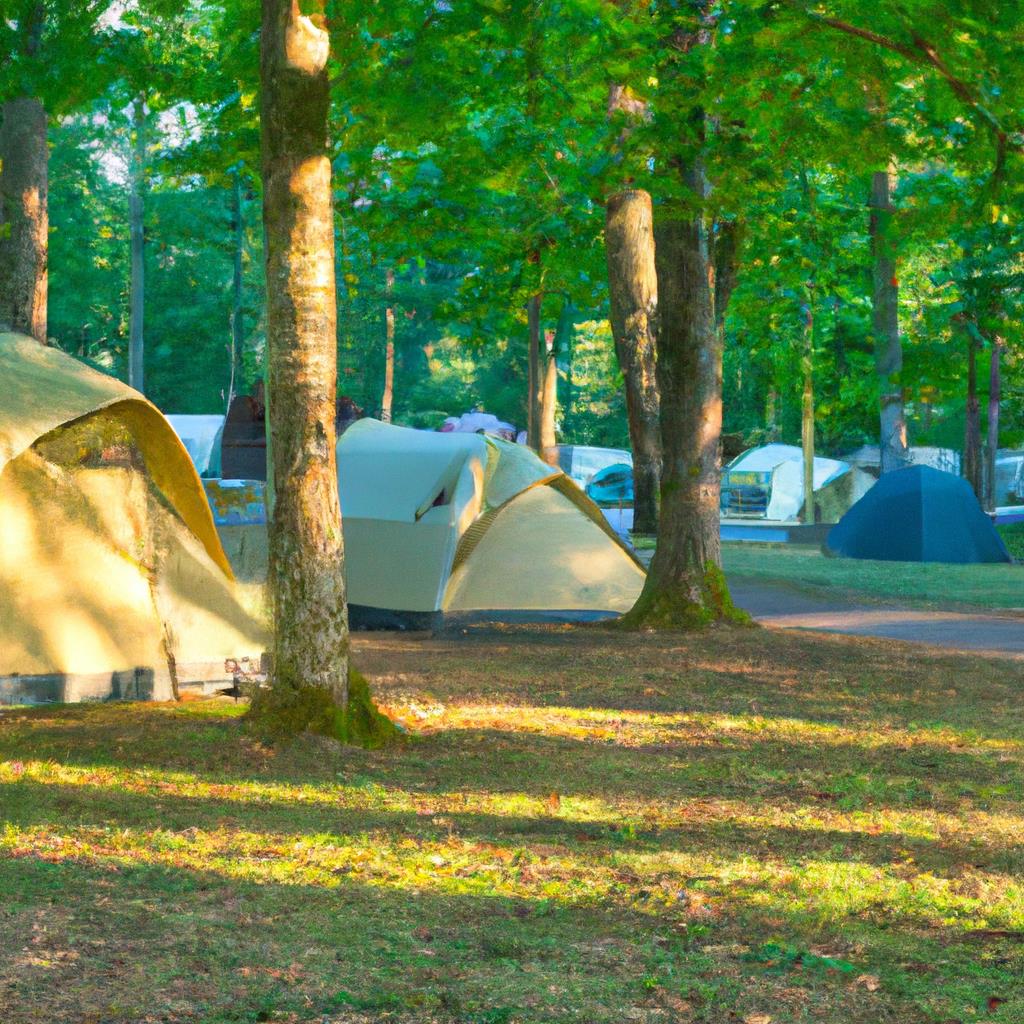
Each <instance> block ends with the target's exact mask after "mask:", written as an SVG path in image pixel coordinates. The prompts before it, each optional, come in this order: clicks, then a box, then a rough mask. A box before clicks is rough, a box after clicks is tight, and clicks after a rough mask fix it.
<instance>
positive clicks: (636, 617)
mask: <svg viewBox="0 0 1024 1024" xmlns="http://www.w3.org/2000/svg"><path fill="white" fill-rule="evenodd" d="M715 623H728V624H732V625H737V626H751V625H753V624H754V622H753V619H751V617H750V616H749V615H748V614H747V613H746V612H745V611H743V610H742V609H740V608H737V607H736V605H734V604H733V601H732V597H731V595H730V594H729V588H728V586H727V585H726V582H725V576H724V574H723V573H722V570H721V569H720V568H719V567H718V566H717V565H714V564H709V565H707V566H706V567H705V569H704V573H703V576H702V577H701V578H693V579H690V580H685V579H683V580H679V581H677V582H674V583H672V584H670V585H666V584H665V583H661V582H658V581H657V580H655V579H654V578H653V577H648V580H647V583H646V585H645V586H644V589H643V592H642V593H641V594H640V597H639V598H637V602H636V604H635V605H633V607H632V608H631V609H630V610H629V611H628V612H626V614H625V615H623V616H622V617H621V618H620V619H617V620H615V622H614V626H615V627H616V628H618V629H625V630H639V631H650V630H658V631H660V630H686V629H703V628H704V627H706V626H710V625H713V624H715Z"/></svg>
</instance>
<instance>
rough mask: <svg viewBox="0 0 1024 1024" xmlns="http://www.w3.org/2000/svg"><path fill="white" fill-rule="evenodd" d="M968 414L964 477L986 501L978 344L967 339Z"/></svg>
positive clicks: (980, 498)
mask: <svg viewBox="0 0 1024 1024" xmlns="http://www.w3.org/2000/svg"><path fill="white" fill-rule="evenodd" d="M967 345H968V348H967V415H966V422H965V426H964V460H963V471H964V478H965V479H966V480H967V482H968V483H969V484H970V485H971V487H972V489H973V490H974V493H975V494H976V495H977V496H978V500H979V501H984V495H983V493H982V488H981V410H980V408H979V404H978V344H977V342H976V341H975V340H974V338H973V337H969V338H968V339H967Z"/></svg>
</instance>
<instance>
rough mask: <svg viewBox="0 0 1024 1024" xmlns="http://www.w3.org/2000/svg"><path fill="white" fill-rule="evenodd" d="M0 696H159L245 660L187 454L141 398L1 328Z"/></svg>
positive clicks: (233, 597)
mask: <svg viewBox="0 0 1024 1024" xmlns="http://www.w3.org/2000/svg"><path fill="white" fill-rule="evenodd" d="M0 380H2V381H3V388H2V391H0V703H5V702H11V701H20V700H41V699H42V700H45V699H50V700H79V699H101V698H106V697H111V696H113V697H151V698H155V699H166V698H167V697H169V696H170V695H171V691H172V685H171V683H172V672H173V673H174V674H175V675H176V677H177V679H178V681H179V683H181V684H190V683H192V684H194V683H202V682H212V681H216V680H220V679H230V678H231V671H229V670H228V668H227V667H226V662H227V660H228V659H237V660H241V659H244V658H249V659H253V660H258V659H259V657H260V655H261V653H262V651H263V648H264V646H265V637H264V635H263V629H262V627H261V626H260V624H259V623H258V622H257V621H256V620H255V619H254V618H253V617H252V616H251V615H250V614H248V613H247V611H246V610H245V609H244V607H243V606H242V604H241V603H240V602H239V598H238V594H237V592H236V589H235V584H234V582H233V580H232V577H231V570H230V568H229V565H228V562H227V559H226V558H225V556H224V552H223V550H222V548H221V545H220V541H219V539H218V537H217V532H216V529H215V528H214V524H213V518H212V516H211V513H210V509H209V506H208V504H207V502H206V498H205V495H204V493H203V489H202V486H201V484H200V481H199V479H198V477H197V476H196V472H195V469H194V468H193V466H192V462H191V460H190V459H189V457H188V454H187V452H186V451H185V449H184V448H183V447H182V445H181V442H180V441H179V440H178V438H177V437H176V435H175V433H174V431H173V430H172V429H171V427H170V426H169V425H168V423H167V421H166V420H165V419H164V418H163V416H162V415H161V414H160V413H159V412H158V411H157V409H156V408H155V407H154V406H152V405H151V404H150V403H149V402H147V401H146V400H145V399H144V398H143V397H142V396H141V395H140V394H138V393H137V392H135V391H133V390H132V389H131V388H129V387H127V386H125V385H124V384H121V383H120V382H119V381H116V380H114V379H113V378H111V377H107V376H105V375H104V374H102V373H99V372H97V371H95V370H92V369H90V368H88V367H87V366H84V365H83V364H82V363H80V362H78V361H76V360H75V359H72V358H71V357H70V356H67V355H65V354H64V353H62V352H60V351H58V350H57V349H53V348H47V347H44V346H42V345H39V344H37V343H36V342H35V341H33V340H32V339H30V338H26V337H24V336H22V335H15V334H0Z"/></svg>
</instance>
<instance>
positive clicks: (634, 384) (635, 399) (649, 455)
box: [604, 189, 661, 533]
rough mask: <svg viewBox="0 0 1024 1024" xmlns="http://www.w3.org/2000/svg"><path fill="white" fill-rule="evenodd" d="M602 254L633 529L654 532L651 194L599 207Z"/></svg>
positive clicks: (657, 467) (657, 442)
mask: <svg viewBox="0 0 1024 1024" xmlns="http://www.w3.org/2000/svg"><path fill="white" fill-rule="evenodd" d="M604 244H605V256H606V258H607V263H608V295H609V300H610V307H611V310H610V312H611V316H610V320H611V327H612V337H613V338H614V340H615V353H616V355H617V357H618V360H619V368H620V369H621V370H622V377H623V380H624V382H625V389H626V417H627V420H628V423H629V439H630V443H631V445H632V447H633V531H634V532H635V533H654V532H656V530H657V528H658V488H659V481H660V479H661V428H660V426H659V421H658V384H657V380H656V376H655V362H656V358H655V351H656V338H655V317H656V314H657V308H658V280H657V272H656V270H655V261H654V227H653V212H652V205H651V196H650V193H649V192H645V191H643V190H642V189H628V190H625V191H623V192H619V193H618V194H616V195H613V196H611V197H610V198H609V199H608V201H607V203H606V204H605V230H604Z"/></svg>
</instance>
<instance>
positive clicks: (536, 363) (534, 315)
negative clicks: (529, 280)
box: [526, 295, 543, 452]
mask: <svg viewBox="0 0 1024 1024" xmlns="http://www.w3.org/2000/svg"><path fill="white" fill-rule="evenodd" d="M526 332H527V335H528V344H529V354H528V356H527V387H528V388H529V391H530V393H529V395H528V396H527V400H526V443H527V444H528V445H529V446H530V447H531V448H532V449H533V450H534V451H535V452H540V414H541V402H542V394H541V391H542V388H543V379H542V376H541V364H540V295H532V296H531V297H530V300H529V302H528V303H527V305H526Z"/></svg>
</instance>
